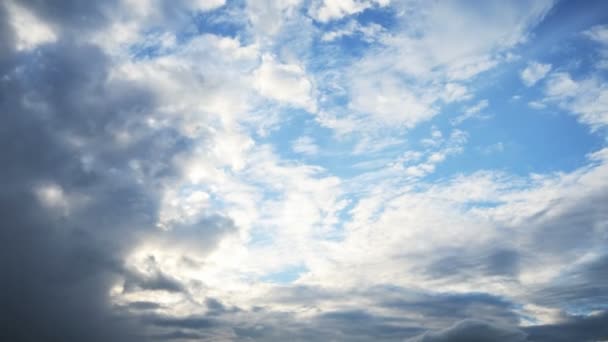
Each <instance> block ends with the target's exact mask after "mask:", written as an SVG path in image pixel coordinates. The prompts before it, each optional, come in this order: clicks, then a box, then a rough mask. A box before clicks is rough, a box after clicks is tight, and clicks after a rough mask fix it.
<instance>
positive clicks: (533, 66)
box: [520, 62, 551, 87]
mask: <svg viewBox="0 0 608 342" xmlns="http://www.w3.org/2000/svg"><path fill="white" fill-rule="evenodd" d="M549 71H551V64H541V63H538V62H530V63H528V65H527V66H526V68H525V69H524V70H522V71H521V73H520V77H521V80H522V82H524V84H525V85H526V86H527V87H531V86H533V85H535V84H536V83H537V82H538V81H540V80H542V79H543V78H545V76H547V74H548V73H549Z"/></svg>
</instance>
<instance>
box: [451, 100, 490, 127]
mask: <svg viewBox="0 0 608 342" xmlns="http://www.w3.org/2000/svg"><path fill="white" fill-rule="evenodd" d="M489 104H490V103H489V101H488V100H480V101H479V102H477V104H475V105H473V106H471V107H468V108H467V109H466V110H465V111H464V113H463V114H461V115H459V116H457V117H455V118H454V119H453V120H452V124H453V125H459V124H461V123H463V122H464V121H466V120H469V119H472V118H485V117H484V116H482V115H479V114H480V112H481V111H483V110H484V109H486V108H488V105H489Z"/></svg>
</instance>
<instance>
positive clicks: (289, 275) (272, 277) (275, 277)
mask: <svg viewBox="0 0 608 342" xmlns="http://www.w3.org/2000/svg"><path fill="white" fill-rule="evenodd" d="M307 271H308V268H306V267H305V266H302V265H299V266H292V267H288V268H285V269H283V270H281V271H279V272H275V273H270V274H267V275H265V276H263V277H262V279H261V280H262V281H265V282H269V283H275V284H291V283H293V282H294V281H296V280H298V278H299V277H300V276H301V275H302V274H303V273H306V272H307Z"/></svg>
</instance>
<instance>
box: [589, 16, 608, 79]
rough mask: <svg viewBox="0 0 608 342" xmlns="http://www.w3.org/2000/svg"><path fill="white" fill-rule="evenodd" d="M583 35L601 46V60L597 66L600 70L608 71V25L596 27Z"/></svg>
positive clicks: (599, 59)
mask: <svg viewBox="0 0 608 342" xmlns="http://www.w3.org/2000/svg"><path fill="white" fill-rule="evenodd" d="M583 34H584V35H585V36H586V37H587V38H589V39H591V40H593V41H595V42H596V43H598V44H599V45H600V52H599V54H600V58H598V60H597V62H596V66H597V67H598V68H600V69H608V25H596V26H593V27H592V28H590V29H589V30H587V31H585V32H583Z"/></svg>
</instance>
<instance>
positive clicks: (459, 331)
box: [406, 320, 526, 342]
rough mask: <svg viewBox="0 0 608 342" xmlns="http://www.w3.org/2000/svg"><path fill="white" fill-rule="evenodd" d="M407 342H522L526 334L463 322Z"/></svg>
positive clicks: (480, 323)
mask: <svg viewBox="0 0 608 342" xmlns="http://www.w3.org/2000/svg"><path fill="white" fill-rule="evenodd" d="M406 341H409V342H523V341H526V334H525V333H524V332H523V331H521V330H519V329H518V328H515V327H509V326H500V325H496V324H494V323H490V322H486V321H478V320H464V321H460V322H458V323H456V324H455V325H453V326H451V327H449V328H447V329H444V330H440V331H437V332H426V333H424V334H423V335H421V336H417V337H414V338H411V339H408V340H406Z"/></svg>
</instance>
